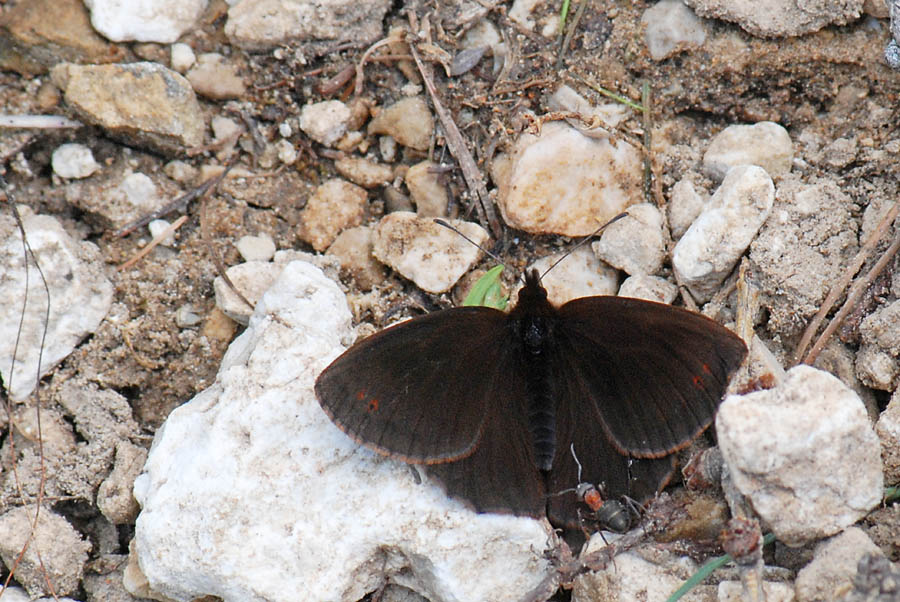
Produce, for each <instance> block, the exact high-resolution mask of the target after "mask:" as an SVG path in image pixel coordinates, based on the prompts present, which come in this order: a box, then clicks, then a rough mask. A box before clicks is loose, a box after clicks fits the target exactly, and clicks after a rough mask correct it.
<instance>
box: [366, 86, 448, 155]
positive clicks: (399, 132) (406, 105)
mask: <svg viewBox="0 0 900 602" xmlns="http://www.w3.org/2000/svg"><path fill="white" fill-rule="evenodd" d="M369 134H370V135H371V134H387V135H389V136H391V137H392V138H393V139H394V140H396V141H397V142H398V143H399V144H401V145H403V146H408V147H410V148H413V149H415V150H419V151H426V150H428V146H429V145H430V144H431V136H432V134H434V118H433V117H432V116H431V111H429V110H428V105H427V104H426V103H425V99H424V98H422V97H421V96H413V97H410V98H404V99H403V100H399V101H397V102H395V103H394V104H392V105H390V106H388V107H385V108H383V109H381V111H379V112H378V114H377V115H375V117H374V118H373V119H372V121H370V122H369ZM385 160H387V159H385Z"/></svg>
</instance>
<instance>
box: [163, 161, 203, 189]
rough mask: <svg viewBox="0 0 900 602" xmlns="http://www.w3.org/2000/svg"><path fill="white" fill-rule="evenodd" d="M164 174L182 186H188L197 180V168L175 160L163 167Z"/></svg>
mask: <svg viewBox="0 0 900 602" xmlns="http://www.w3.org/2000/svg"><path fill="white" fill-rule="evenodd" d="M163 173H164V174H166V175H167V176H169V177H170V178H172V179H173V180H175V181H176V182H178V183H180V184H187V183H189V182H193V181H194V180H196V179H197V173H198V171H197V168H196V167H194V166H193V165H191V164H190V163H185V162H184V161H179V160H177V159H176V160H174V161H169V162H168V163H166V164H165V166H163Z"/></svg>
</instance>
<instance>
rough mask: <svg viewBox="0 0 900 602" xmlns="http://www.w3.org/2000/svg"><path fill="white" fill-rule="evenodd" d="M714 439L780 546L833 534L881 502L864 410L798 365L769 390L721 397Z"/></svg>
mask: <svg viewBox="0 0 900 602" xmlns="http://www.w3.org/2000/svg"><path fill="white" fill-rule="evenodd" d="M797 433H803V436H802V437H798V436H797ZM716 434H717V435H718V439H719V447H720V449H721V450H722V457H723V458H724V460H725V463H726V464H727V465H728V469H729V471H730V473H731V476H732V479H733V481H734V484H735V486H736V487H737V488H738V490H739V491H740V492H741V493H742V494H743V495H744V496H745V497H747V498H748V499H749V501H750V503H751V504H752V505H753V509H754V510H755V511H756V512H757V514H759V516H760V519H761V520H762V521H764V522H765V523H766V524H768V525H769V526H770V527H771V529H772V531H773V532H774V533H775V536H776V537H777V538H778V540H779V541H782V542H784V543H786V544H787V545H791V546H797V545H802V544H804V543H806V542H810V541H815V540H817V539H821V538H822V537H827V536H830V535H834V534H836V533H840V532H841V531H842V530H843V529H845V528H846V527H848V526H850V525H852V524H853V523H855V522H856V521H858V520H859V519H860V518H862V517H863V516H865V515H866V514H867V513H868V512H869V511H870V510H871V509H872V508H874V507H875V506H877V505H878V504H879V503H880V502H881V496H882V494H883V488H884V484H883V477H882V470H881V456H880V447H879V443H878V437H877V436H876V435H875V432H874V430H873V429H872V425H871V423H870V422H869V418H868V415H867V413H866V408H865V405H864V404H863V402H862V401H861V400H860V398H859V396H857V394H856V393H854V392H853V391H852V390H851V389H850V388H848V387H847V386H846V385H845V384H844V383H842V382H841V381H840V380H838V379H837V378H836V377H835V376H832V375H831V374H829V373H827V372H824V371H822V370H818V369H816V368H813V367H811V366H806V365H803V364H801V365H799V366H797V367H795V368H793V369H791V370H790V371H789V372H788V373H787V377H786V378H785V380H784V381H783V382H782V383H781V384H780V385H779V386H777V387H776V388H774V389H768V390H762V391H756V392H754V393H749V394H747V395H732V396H730V397H728V398H727V399H726V400H725V401H723V402H722V405H721V406H720V407H719V413H718V416H717V417H716Z"/></svg>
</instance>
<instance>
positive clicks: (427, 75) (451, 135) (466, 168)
mask: <svg viewBox="0 0 900 602" xmlns="http://www.w3.org/2000/svg"><path fill="white" fill-rule="evenodd" d="M409 50H410V52H411V53H412V55H413V60H415V61H416V66H417V67H418V68H419V73H421V74H422V80H423V81H424V82H425V88H426V89H427V90H428V95H429V96H430V97H431V102H432V104H434V110H435V112H437V114H438V118H439V119H440V120H441V125H442V126H443V128H444V134H445V135H446V137H447V146H448V147H449V148H450V153H451V154H452V155H453V156H454V157H455V158H456V160H457V161H458V162H459V167H460V169H461V170H462V174H463V178H464V179H465V181H466V185H467V186H468V188H469V193H470V194H471V195H472V197H473V199H474V201H475V210H476V211H477V212H478V217H479V220H480V221H481V222H482V224H486V225H487V228H488V230H490V232H491V234H492V235H493V236H494V237H495V238H499V237H500V235H501V233H502V231H501V229H500V222H499V221H498V220H497V214H496V213H495V212H494V207H493V205H492V204H491V199H490V197H489V196H488V191H487V186H486V185H485V183H484V179H483V178H482V177H481V172H480V171H479V170H478V166H477V165H476V164H475V159H474V158H473V157H472V153H471V152H469V148H468V146H466V141H465V140H464V139H463V137H462V134H461V133H460V131H459V128H458V127H456V122H455V121H453V117H452V116H451V115H450V112H449V111H448V110H447V109H446V108H445V107H444V105H443V103H442V102H441V99H440V97H439V96H438V93H437V89H436V88H435V86H434V80H433V78H432V76H431V70H430V69H429V68H427V67H426V66H425V64H424V63H423V62H422V59H421V58H419V53H418V52H417V51H416V49H415V47H414V46H413V45H412V44H410V46H409Z"/></svg>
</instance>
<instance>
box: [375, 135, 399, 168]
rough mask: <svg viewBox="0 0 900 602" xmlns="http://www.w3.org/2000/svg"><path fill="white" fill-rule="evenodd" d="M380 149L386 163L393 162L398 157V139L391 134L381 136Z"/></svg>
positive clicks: (379, 140)
mask: <svg viewBox="0 0 900 602" xmlns="http://www.w3.org/2000/svg"><path fill="white" fill-rule="evenodd" d="M378 151H379V152H380V153H381V158H382V159H384V161H385V162H386V163H393V161H394V159H396V158H397V141H396V140H394V139H393V138H392V137H390V136H379V137H378Z"/></svg>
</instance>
